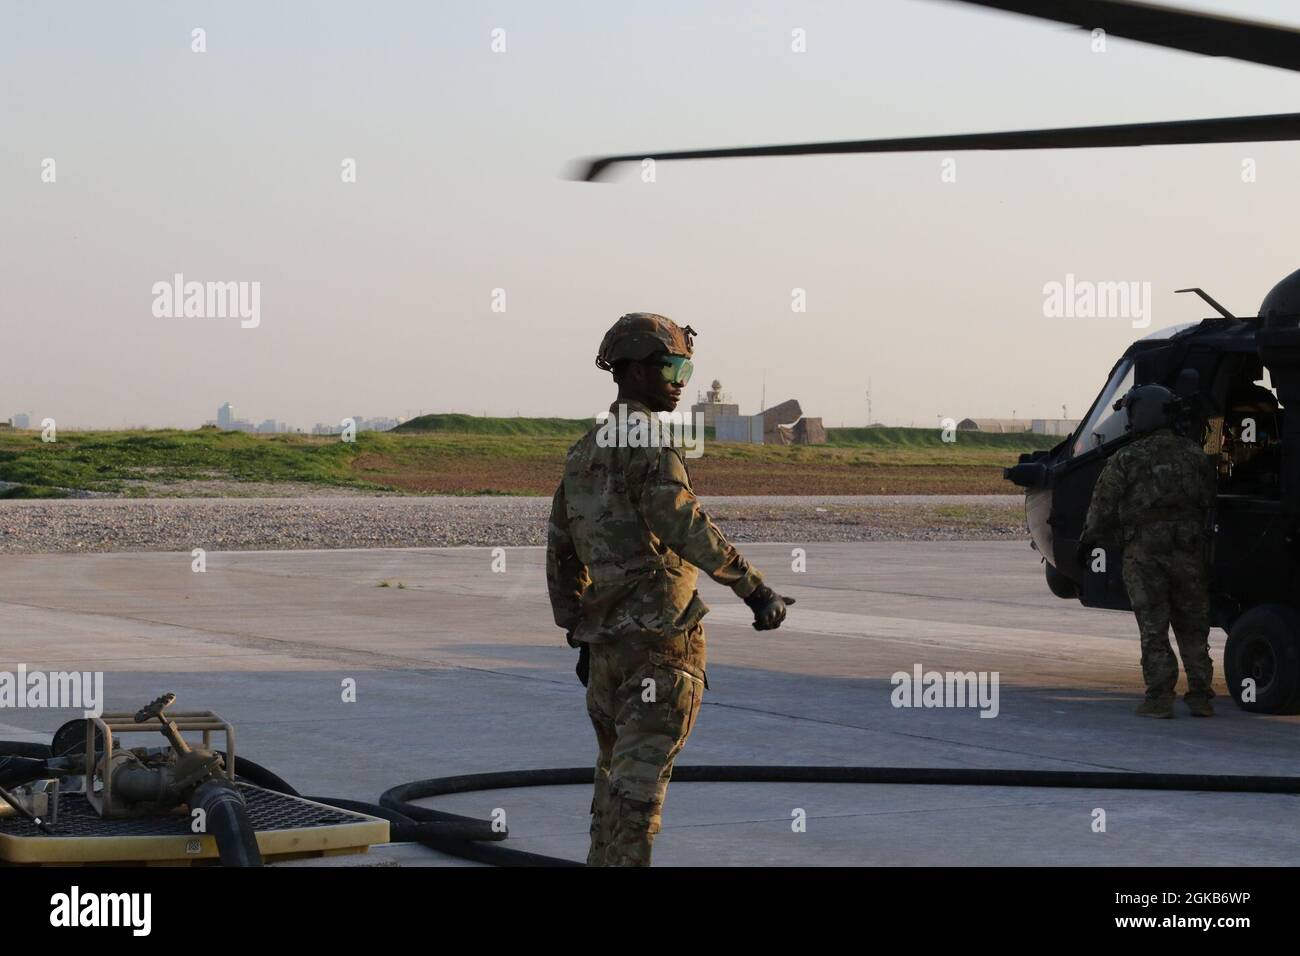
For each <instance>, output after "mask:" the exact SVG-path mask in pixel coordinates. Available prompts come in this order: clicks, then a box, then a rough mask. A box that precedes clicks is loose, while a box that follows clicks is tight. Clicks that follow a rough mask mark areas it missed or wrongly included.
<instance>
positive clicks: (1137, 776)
mask: <svg viewBox="0 0 1300 956" xmlns="http://www.w3.org/2000/svg"><path fill="white" fill-rule="evenodd" d="M673 780H675V781H678V782H682V783H875V784H903V785H931V786H949V787H1058V788H1059V787H1067V788H1075V789H1089V790H1092V789H1096V790H1189V791H1200V792H1210V793H1300V777H1257V776H1239V775H1226V774H1187V773H1132V772H1127V771H1113V772H1112V771H1083V770H1001V769H995V770H979V769H969V768H960V769H957V768H952V769H950V768H928V767H803V766H766V767H765V766H743V765H735V766H732V765H697V766H682V767H677V768H675V769H674V770H673ZM591 782H592V768H591V767H563V768H557V769H551V770H513V771H501V772H496V773H473V774H463V775H460V776H455V777H439V778H434V779H430V780H416V781H413V782H411V783H404V784H400V785H398V786H396V787H393V788H391V789H389V790H387V791H385V793H384V794H383V796H381V797H380V798H379V802H380V803H381V804H382V805H384V806H386V807H391V808H392V809H395V810H398V811H399V812H401V813H404V814H407V815H408V816H414V814H413V813H412V811H413V810H415V811H427V809H428V808H426V807H419V806H416V805H415V804H411V803H408V802H406V801H408V800H420V799H425V798H428V797H438V796H444V795H447V794H453V793H472V792H475V791H480V790H506V789H513V788H516V787H558V786H573V785H582V784H587V785H590V784H591ZM435 848H436V849H439V850H442V851H443V852H445V853H449V854H451V855H452V856H457V857H460V858H462V859H466V860H476V861H480V862H484V863H495V864H497V865H500V866H538V865H543V866H560V865H563V866H579V865H581V864H578V863H575V862H574V861H572V860H561V859H558V858H556V857H546V856H539V855H538V854H535V853H526V852H523V851H521V850H512V849H509V848H507V847H483V846H476V845H474V844H458V843H455V842H447V843H445V844H444V845H439V846H436V847H435ZM484 851H490V852H484Z"/></svg>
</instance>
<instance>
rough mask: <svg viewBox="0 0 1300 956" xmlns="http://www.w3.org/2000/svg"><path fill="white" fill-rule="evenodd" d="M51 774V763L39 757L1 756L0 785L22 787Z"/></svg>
mask: <svg viewBox="0 0 1300 956" xmlns="http://www.w3.org/2000/svg"><path fill="white" fill-rule="evenodd" d="M49 775H50V771H49V765H48V764H47V763H46V762H45V761H44V760H41V759H39V758H37V757H12V756H0V787H5V788H8V787H21V786H22V785H23V784H25V783H31V782H32V781H33V780H43V779H45V778H46V777H48V776H49Z"/></svg>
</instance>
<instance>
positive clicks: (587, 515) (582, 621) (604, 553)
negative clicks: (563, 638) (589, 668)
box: [546, 402, 762, 643]
mask: <svg viewBox="0 0 1300 956" xmlns="http://www.w3.org/2000/svg"><path fill="white" fill-rule="evenodd" d="M619 404H620V403H618V402H616V403H615V404H614V406H612V407H611V408H610V414H611V415H616V414H617V408H618V405H619ZM626 404H627V406H628V412H629V414H630V413H631V412H632V411H634V410H639V411H640V412H642V413H643V414H645V415H650V414H652V413H651V412H650V411H649V410H648V409H646V408H645V406H643V405H639V404H637V403H635V402H627V403H626ZM599 431H600V429H599V427H595V428H592V429H591V431H589V432H587V434H586V435H584V436H583V437H582V438H580V439H579V440H578V441H577V442H576V443H575V444H574V445H573V447H572V448H570V449H569V453H568V457H567V459H566V461H565V465H564V479H563V480H562V481H561V482H560V487H559V489H558V490H557V491H556V492H555V499H554V501H553V502H552V503H551V519H550V525H549V528H548V533H547V542H546V584H547V589H548V590H549V592H550V597H551V608H552V610H553V611H554V613H555V623H556V624H558V625H559V626H560V627H562V628H564V629H565V630H566V631H572V632H573V636H572V638H571V641H572V642H580V641H583V642H587V643H601V642H604V641H609V640H624V639H633V640H656V639H662V638H664V637H667V636H669V635H672V634H677V633H680V632H682V631H685V630H689V629H690V628H691V627H693V626H694V625H695V624H696V623H697V622H698V621H699V620H700V618H702V617H703V616H704V615H705V614H706V613H708V610H709V609H708V607H707V606H706V605H705V604H704V602H703V601H702V600H700V596H699V594H698V592H697V591H696V590H695V586H696V582H697V580H698V572H697V571H696V568H700V569H701V570H703V571H704V572H705V573H706V574H708V575H709V577H711V578H713V580H715V581H717V582H718V583H719V584H724V585H726V586H728V587H730V588H731V589H732V591H734V592H735V593H736V596H737V597H740V598H745V597H748V596H749V594H750V593H751V592H752V591H753V590H754V589H755V588H756V587H758V586H759V584H761V583H762V576H761V575H760V574H759V573H758V571H757V570H755V569H754V568H752V567H751V566H750V565H749V562H748V561H746V560H745V559H744V557H743V556H742V555H741V554H740V552H738V551H737V550H736V549H735V548H734V547H732V546H731V544H730V543H729V542H728V541H727V539H726V538H725V537H724V536H723V534H722V532H721V531H720V530H719V529H718V526H717V525H715V524H714V523H713V522H712V521H711V520H710V519H709V516H708V515H707V514H705V513H704V511H703V510H702V509H701V508H700V504H699V501H698V499H696V497H695V494H694V492H692V491H691V481H690V477H689V476H688V475H687V473H686V462H685V461H684V460H683V458H682V455H681V453H680V452H679V451H678V450H677V449H675V448H672V447H667V446H652V447H647V448H630V447H612V446H610V447H601V445H600V444H599V443H598V442H597V440H596V435H597V433H598V432H599Z"/></svg>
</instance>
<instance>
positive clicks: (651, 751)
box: [546, 312, 793, 866]
mask: <svg viewBox="0 0 1300 956" xmlns="http://www.w3.org/2000/svg"><path fill="white" fill-rule="evenodd" d="M693 334H694V330H693V329H691V328H690V327H689V326H687V327H686V328H685V329H683V328H681V327H679V326H677V325H676V324H675V323H673V322H672V321H671V320H670V319H667V318H665V317H663V316H660V315H653V314H649V313H644V312H637V313H632V314H630V315H625V316H623V317H622V318H620V319H619V320H618V322H616V323H615V324H614V326H613V328H611V329H610V330H609V332H608V333H606V335H605V338H604V341H603V342H602V343H601V346H600V352H599V354H598V355H597V357H596V364H597V365H598V366H599V367H600V368H602V369H605V370H607V371H611V372H613V373H614V380H615V381H616V382H617V383H618V398H617V399H616V400H615V402H614V404H613V405H612V406H611V407H610V415H611V417H612V418H613V419H614V420H615V421H618V420H619V416H620V414H622V415H623V416H625V417H627V418H631V417H633V416H634V414H639V415H642V416H646V417H647V418H648V417H649V416H651V415H654V414H656V413H658V412H663V411H672V410H673V409H674V408H675V407H676V405H677V402H678V400H679V399H680V397H681V389H682V386H684V385H685V384H686V381H687V379H688V378H689V376H690V372H691V363H690V356H691V354H692V342H691V336H692V335H693ZM620 406H622V408H620ZM609 434H610V433H609V432H608V430H602V427H601V426H599V425H598V426H597V427H595V428H593V429H592V430H591V431H589V432H588V433H587V434H586V435H584V436H583V437H582V438H581V439H579V440H578V442H577V443H576V444H574V445H573V447H572V448H570V449H569V452H568V457H567V460H566V462H565V466H564V479H563V480H562V481H561V483H560V487H559V489H558V490H557V491H556V492H555V499H554V501H553V502H552V506H551V518H550V525H549V529H548V535H547V548H546V578H547V587H548V590H549V592H550V598H551V606H552V609H553V611H554V614H555V623H556V624H558V625H559V626H560V627H562V628H564V629H565V630H566V631H567V632H568V640H569V643H570V644H571V645H572V646H574V647H580V648H581V652H580V656H579V662H578V676H579V679H580V680H582V682H583V684H585V685H586V687H587V712H588V714H589V715H590V717H591V722H592V725H593V726H594V727H595V730H596V741H597V744H598V746H599V755H598V757H597V760H596V773H595V794H594V797H593V799H592V803H591V850H590V853H589V854H588V856H587V863H588V865H593V866H648V865H649V864H650V851H651V845H652V844H653V842H654V838H655V834H657V833H658V832H659V827H660V815H661V812H662V809H663V804H664V797H665V795H666V793H667V790H668V781H669V779H670V777H671V776H672V769H673V762H674V760H675V759H676V757H677V755H678V753H679V752H680V751H681V749H682V745H683V744H685V742H686V738H687V737H688V736H689V735H690V733H691V729H692V728H693V727H694V725H695V718H696V715H697V714H698V713H699V710H700V702H701V699H702V697H703V694H704V690H705V688H706V687H707V686H708V683H707V680H706V677H705V673H704V668H705V642H704V628H703V627H702V625H701V624H700V620H701V618H703V617H704V615H705V614H706V613H707V612H708V608H707V607H706V606H705V604H704V602H703V601H702V600H701V599H700V595H699V594H698V593H697V591H696V589H695V585H696V580H697V575H698V572H697V571H696V568H699V569H702V570H703V571H704V572H705V573H706V574H708V575H709V576H710V577H711V578H713V580H715V581H717V582H718V583H719V584H724V585H726V586H727V587H729V588H731V590H732V591H733V592H735V594H736V596H737V597H739V598H741V599H743V600H744V601H745V603H746V604H748V605H749V606H750V608H751V609H752V610H753V611H754V617H755V621H754V627H755V628H757V629H759V630H767V629H771V628H775V627H778V626H780V624H781V621H782V620H784V618H785V614H786V610H785V606H786V603H787V602H788V603H793V600H792V599H783V598H781V597H780V596H779V595H777V594H775V593H774V592H773V591H772V589H771V588H769V587H767V586H766V585H765V584H764V583H763V579H762V576H761V575H760V574H759V573H758V571H757V570H756V569H755V568H754V567H752V566H751V565H750V564H749V562H748V561H746V560H745V558H744V557H743V556H742V555H741V554H740V553H739V552H738V551H737V550H736V549H735V548H734V547H732V546H731V544H730V543H729V542H728V541H727V539H726V538H725V537H724V536H723V534H722V532H721V531H720V530H719V529H718V527H717V525H715V524H714V523H713V522H712V521H711V520H710V519H709V517H708V515H706V514H705V513H704V511H703V510H701V508H700V505H699V502H698V501H697V500H696V497H695V495H694V493H693V492H692V491H691V482H690V478H689V476H688V475H687V473H686V462H685V460H684V459H683V457H682V453H681V451H680V450H679V449H677V448H674V447H672V446H671V445H670V444H657V445H650V444H645V443H638V442H634V441H628V440H625V439H627V437H628V435H629V434H630V431H629V432H624V433H621V439H620V440H618V441H615V442H611V441H609ZM637 444H641V447H636V446H637Z"/></svg>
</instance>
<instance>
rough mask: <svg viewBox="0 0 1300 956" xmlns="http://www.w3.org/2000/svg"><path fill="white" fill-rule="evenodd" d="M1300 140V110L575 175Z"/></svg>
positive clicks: (822, 147)
mask: <svg viewBox="0 0 1300 956" xmlns="http://www.w3.org/2000/svg"><path fill="white" fill-rule="evenodd" d="M1280 140H1300V113H1275V114H1272V115H1268V116H1230V117H1224V118H1222V119H1201V120H1174V121H1172V122H1163V123H1128V124H1124V125H1121V126H1078V127H1072V128H1064V129H1029V130H1019V131H1016V132H1005V133H963V134H959V135H956V136H909V137H904V138H900V139H857V140H843V141H840V142H833V143H791V144H787V145H779V146H738V147H734V148H731V149H687V150H678V151H675V152H662V153H654V152H648V153H627V154H624V155H621V156H601V157H599V158H596V159H592V160H588V161H587V162H586V163H585V164H584V165H583V166H582V168H581V169H580V170H579V175H577V176H576V177H575V178H578V179H583V180H586V181H587V182H592V181H594V180H596V179H599V178H600V177H601V175H602V174H603V173H604V172H605V171H606V170H607V169H609V168H610V167H611V166H614V165H616V164H619V163H640V162H642V161H644V160H647V159H653V160H655V161H656V162H665V161H668V160H677V159H734V158H739V157H747V156H812V155H823V154H837V153H921V152H931V151H935V150H943V151H950V150H951V151H966V150H982V149H990V150H992V149H997V150H1001V149H1089V148H1093V147H1102V146H1182V145H1190V144H1195V143H1262V142H1276V141H1280Z"/></svg>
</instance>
